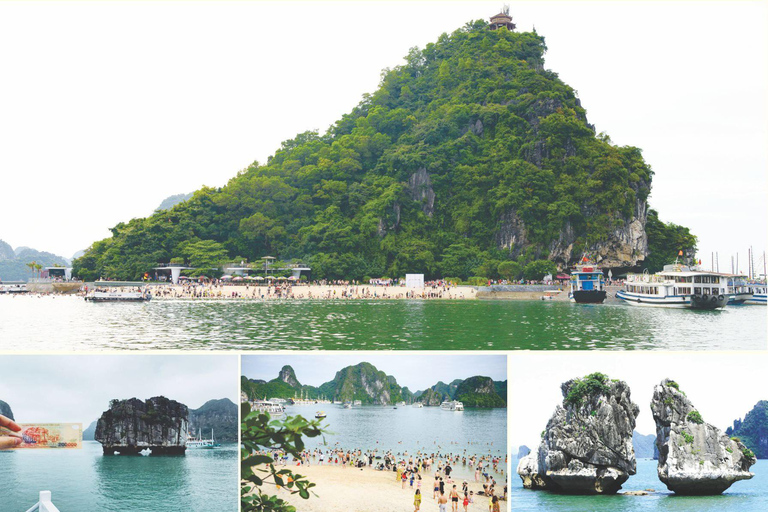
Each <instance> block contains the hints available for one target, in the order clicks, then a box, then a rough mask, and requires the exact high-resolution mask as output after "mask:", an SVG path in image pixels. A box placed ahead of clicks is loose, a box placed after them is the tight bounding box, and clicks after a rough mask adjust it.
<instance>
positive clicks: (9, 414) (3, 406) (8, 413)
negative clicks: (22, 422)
mask: <svg viewBox="0 0 768 512" xmlns="http://www.w3.org/2000/svg"><path fill="white" fill-rule="evenodd" d="M0 414H2V415H3V416H5V417H6V418H10V419H13V411H12V410H11V406H10V405H8V404H7V403H5V402H3V401H2V400H0Z"/></svg>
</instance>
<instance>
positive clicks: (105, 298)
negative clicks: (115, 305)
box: [85, 288, 152, 302]
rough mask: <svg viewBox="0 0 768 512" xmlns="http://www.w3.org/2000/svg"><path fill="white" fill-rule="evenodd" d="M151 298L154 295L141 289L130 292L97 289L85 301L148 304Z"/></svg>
mask: <svg viewBox="0 0 768 512" xmlns="http://www.w3.org/2000/svg"><path fill="white" fill-rule="evenodd" d="M151 298H152V294H151V293H150V292H149V291H148V290H143V289H141V288H135V289H133V290H128V291H123V290H104V289H101V288H96V289H95V290H93V291H90V292H88V293H87V294H86V296H85V300H87V301H91V302H147V301H149V300H150V299H151Z"/></svg>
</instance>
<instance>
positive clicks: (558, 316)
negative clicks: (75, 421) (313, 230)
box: [0, 296, 767, 352]
mask: <svg viewBox="0 0 768 512" xmlns="http://www.w3.org/2000/svg"><path fill="white" fill-rule="evenodd" d="M766 345H767V343H766V314H765V308H763V307H760V306H742V307H732V308H727V309H726V310H724V311H714V312H708V311H701V312H696V311H687V310H677V309H663V308H638V307H631V306H626V305H623V304H618V305H612V304H605V305H601V306H587V307H585V305H579V304H571V303H560V302H546V303H543V302H541V301H455V302H453V301H419V300H416V301H403V300H390V301H345V300H309V301H307V300H304V301H298V300H297V301H290V300H285V301H262V300H247V301H246V300H243V301H215V300H200V301H194V300H155V301H152V302H150V303H145V304H129V303H126V304H91V303H86V302H85V301H83V300H82V299H81V298H78V297H57V298H56V299H55V300H54V299H51V298H48V297H44V298H37V297H7V296H3V297H0V350H9V351H33V352H34V351H69V350H77V351H83V350H102V349H134V350H138V349H146V348H154V349H173V350H220V349H270V350H280V349H292V348H300V349H305V350H317V349H329V350H332V349H344V350H350V349H392V350H398V349H406V350H421V349H424V350H486V349H495V350H518V349H519V350H540V349H546V350H571V349H573V350H583V349H607V350H646V349H648V350H764V349H766Z"/></svg>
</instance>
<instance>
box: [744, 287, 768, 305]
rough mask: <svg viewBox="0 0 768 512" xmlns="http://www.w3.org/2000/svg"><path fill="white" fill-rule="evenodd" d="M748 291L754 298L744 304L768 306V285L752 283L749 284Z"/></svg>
mask: <svg viewBox="0 0 768 512" xmlns="http://www.w3.org/2000/svg"><path fill="white" fill-rule="evenodd" d="M747 289H748V290H749V291H750V293H752V297H750V298H749V299H747V300H746V301H745V302H744V304H752V305H758V306H765V305H766V304H768V293H767V292H768V285H766V283H759V282H752V283H747Z"/></svg>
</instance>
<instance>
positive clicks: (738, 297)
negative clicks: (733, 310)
mask: <svg viewBox="0 0 768 512" xmlns="http://www.w3.org/2000/svg"><path fill="white" fill-rule="evenodd" d="M751 298H752V294H751V293H734V294H731V296H730V297H728V305H729V306H740V305H741V304H745V303H746V302H747V301H748V300H750V299H751Z"/></svg>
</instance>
